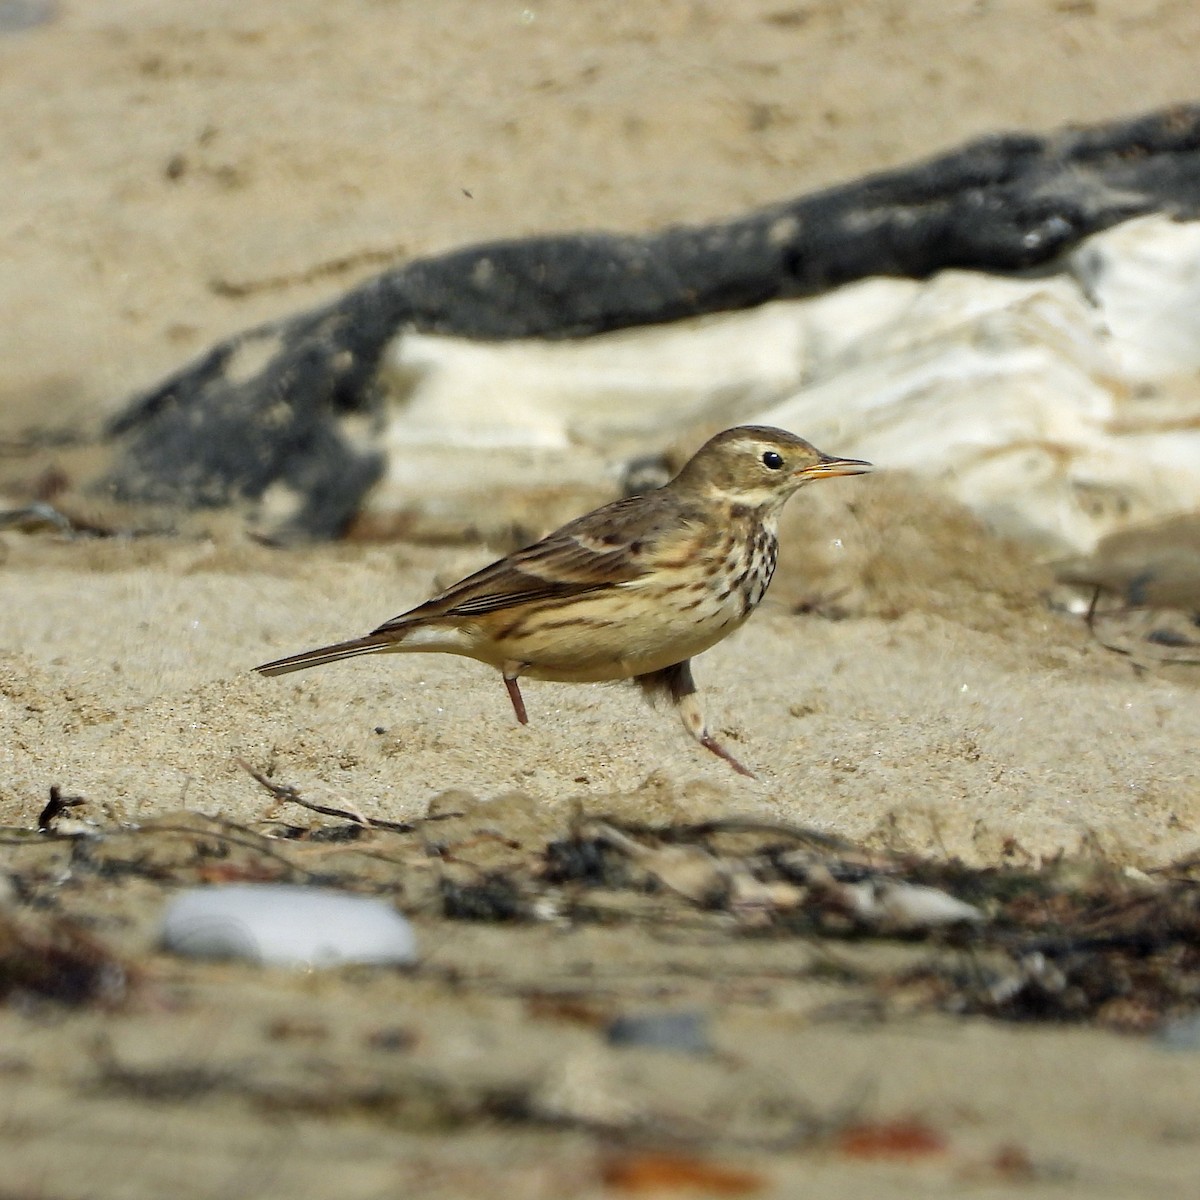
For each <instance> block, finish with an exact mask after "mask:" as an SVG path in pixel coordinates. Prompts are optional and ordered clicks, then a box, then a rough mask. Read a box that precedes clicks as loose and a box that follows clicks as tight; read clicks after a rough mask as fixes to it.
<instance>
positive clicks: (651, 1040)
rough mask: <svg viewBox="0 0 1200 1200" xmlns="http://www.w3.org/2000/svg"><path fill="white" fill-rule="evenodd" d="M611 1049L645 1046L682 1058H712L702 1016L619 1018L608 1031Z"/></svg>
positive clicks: (670, 1013)
mask: <svg viewBox="0 0 1200 1200" xmlns="http://www.w3.org/2000/svg"><path fill="white" fill-rule="evenodd" d="M607 1036H608V1042H609V1045H611V1046H645V1047H648V1048H650V1049H653V1050H674V1051H677V1052H678V1053H680V1054H711V1053H712V1052H713V1048H712V1042H711V1041H710V1040H709V1037H708V1018H707V1016H705V1014H704V1013H702V1012H666V1013H646V1014H643V1015H641V1016H625V1017H617V1018H616V1019H615V1020H614V1021H613V1022H612V1024H611V1025H609V1027H608V1033H607Z"/></svg>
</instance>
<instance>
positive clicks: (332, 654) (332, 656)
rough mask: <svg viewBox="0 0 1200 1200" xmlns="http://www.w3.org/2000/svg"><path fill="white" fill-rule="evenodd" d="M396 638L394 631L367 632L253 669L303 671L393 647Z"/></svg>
mask: <svg viewBox="0 0 1200 1200" xmlns="http://www.w3.org/2000/svg"><path fill="white" fill-rule="evenodd" d="M398 640H399V639H398V638H397V636H396V634H395V632H394V631H393V632H391V633H386V634H385V633H369V634H367V636H366V637H360V638H354V639H353V640H352V641H349V642H335V643H334V644H333V645H332V646H319V647H318V648H317V649H316V650H305V651H303V652H301V653H300V654H293V655H291V656H290V657H288V658H277V659H276V660H275V661H274V662H269V663H263V665H262V666H261V667H255V668H254V669H255V670H256V671H257V672H258V673H259V674H260V675H286V674H287V673H288V672H289V671H303V670H305V669H306V668H308V667H322V666H324V665H325V664H326V663H331V662H338V661H340V660H341V659H343V658H354V657H355V656H357V655H359V654H374V653H376V652H377V651H379V650H389V649H395V647H396V645H397V642H398Z"/></svg>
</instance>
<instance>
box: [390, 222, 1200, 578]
mask: <svg viewBox="0 0 1200 1200" xmlns="http://www.w3.org/2000/svg"><path fill="white" fill-rule="evenodd" d="M383 382H384V383H385V384H386V385H388V386H389V389H390V393H391V395H392V397H393V404H392V409H391V416H390V418H389V422H388V427H387V429H386V431H385V433H384V446H385V449H387V451H388V457H389V462H390V464H391V465H390V472H389V476H388V478H387V479H386V480H385V482H384V484H383V485H382V486H381V487H380V488H379V489H377V490H376V492H375V494H374V496H373V497H372V506H373V507H375V508H376V509H377V510H384V511H387V510H394V509H404V508H411V507H412V506H413V505H419V506H421V507H422V508H423V509H425V510H428V509H431V510H433V511H436V510H437V508H438V506H439V504H442V505H444V506H446V507H448V508H454V509H457V510H459V511H470V510H471V508H472V505H474V506H475V508H476V510H478V508H479V506H480V505H481V504H486V502H487V498H488V496H489V494H491V495H494V494H495V490H496V488H498V487H502V486H505V485H506V484H507V485H510V486H511V484H513V483H515V482H520V483H523V484H524V483H527V484H529V485H536V486H544V485H547V484H554V483H555V482H556V481H558V482H564V483H565V482H570V483H575V484H579V483H586V484H588V485H591V484H603V483H604V482H605V480H606V472H607V471H608V470H609V466H610V464H611V463H613V462H616V461H620V460H622V459H623V458H627V457H630V456H632V455H635V454H639V453H651V452H655V451H657V450H660V449H662V448H663V447H664V446H666V445H668V444H670V443H673V442H675V441H676V440H677V439H678V437H679V436H680V434H681V433H683V432H685V431H687V430H688V429H689V428H691V427H694V426H698V425H701V424H704V425H707V426H709V427H720V426H722V425H733V424H738V423H742V422H746V421H762V422H766V423H769V424H776V425H781V426H783V427H784V428H787V429H791V430H793V431H795V432H796V433H799V434H801V435H802V436H804V437H807V438H810V439H811V440H812V441H814V442H815V443H816V444H817V445H818V446H820V447H821V448H822V449H825V450H827V451H829V452H831V453H836V454H846V455H852V456H854V457H860V458H867V459H870V460H872V461H873V462H875V463H876V464H877V466H878V467H880V468H882V469H896V468H901V469H906V470H911V471H915V472H917V473H919V474H921V475H923V476H925V477H927V478H930V479H932V480H935V481H937V482H938V483H939V484H940V485H943V486H945V487H947V488H948V489H950V490H951V491H952V492H953V493H954V494H955V495H956V496H957V497H958V498H959V499H961V500H962V501H963V502H965V503H966V504H967V505H968V506H969V507H970V508H972V509H973V510H974V511H976V512H977V513H979V514H980V515H981V516H983V517H984V518H985V519H986V520H987V521H988V522H989V523H990V524H991V525H992V526H993V527H995V528H996V529H998V530H999V531H1000V532H1003V533H1008V534H1012V535H1016V536H1019V537H1022V538H1024V539H1027V540H1029V541H1031V542H1033V543H1035V544H1037V545H1038V546H1040V547H1041V548H1042V549H1043V550H1044V551H1045V553H1046V554H1047V555H1053V556H1056V557H1063V556H1066V555H1068V554H1087V553H1090V552H1091V551H1092V550H1093V548H1094V547H1095V545H1096V544H1097V542H1098V541H1099V540H1100V539H1101V538H1102V537H1104V536H1106V535H1108V534H1111V533H1114V532H1116V531H1118V530H1121V529H1126V528H1130V527H1133V526H1136V525H1140V524H1143V523H1148V522H1151V521H1156V520H1160V519H1162V518H1165V517H1169V516H1173V515H1176V514H1179V513H1185V512H1189V511H1192V510H1196V509H1200V222H1197V223H1190V224H1189V223H1176V222H1172V221H1169V220H1167V219H1166V218H1162V217H1151V218H1143V219H1139V220H1135V221H1130V222H1128V223H1126V224H1124V225H1121V226H1118V227H1116V228H1114V229H1111V230H1108V231H1106V232H1105V233H1101V234H1098V235H1097V236H1095V237H1093V238H1091V239H1089V240H1088V241H1087V242H1086V243H1084V244H1083V245H1082V246H1080V247H1079V248H1078V249H1077V250H1076V251H1075V252H1074V253H1073V254H1072V255H1070V256H1069V257H1068V258H1067V260H1066V262H1065V266H1064V269H1063V271H1062V272H1061V273H1059V274H1054V275H1046V276H1043V277H1037V278H1020V279H1015V278H1012V279H1010V278H999V277H995V276H989V275H984V274H979V273H974V272H965V271H946V272H943V273H941V274H939V275H937V276H935V277H934V278H932V279H929V280H924V281H918V280H898V279H870V280H864V281H861V282H859V283H855V284H851V285H848V286H847V287H844V288H841V289H839V290H837V291H835V292H831V293H829V294H827V295H824V296H819V297H816V298H814V299H810V300H801V301H787V302H777V303H772V304H766V305H763V306H761V307H759V308H757V309H752V310H749V311H745V312H738V313H731V314H728V315H724V316H710V317H705V318H702V319H698V320H689V321H680V322H676V323H674V324H671V325H664V326H652V327H646V328H642V329H636V330H627V331H623V332H619V333H612V334H606V335H602V336H599V337H593V338H587V339H581V340H577V341H562V342H548V341H540V340H538V341H534V340H530V341H521V342H508V343H482V342H470V341H466V340H463V339H453V338H439V337H433V336H426V335H416V334H406V335H403V336H401V337H400V338H398V339H397V342H396V344H395V345H394V346H393V348H392V351H391V354H390V355H389V362H388V365H387V366H386V367H385V370H384V372H383ZM499 451H503V453H500V452H499ZM608 478H609V482H611V477H608Z"/></svg>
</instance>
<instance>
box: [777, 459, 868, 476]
mask: <svg viewBox="0 0 1200 1200" xmlns="http://www.w3.org/2000/svg"><path fill="white" fill-rule="evenodd" d="M874 469H875V468H874V467H873V466H872V465H871V464H870V463H869V462H863V461H862V459H861V458H830V457H829V455H828V454H822V455H821V461H820V462H818V463H814V464H813V465H812V466H811V467H801V468H800V470H798V471H796V472H795V473H794V475H793V478H795V479H834V478H836V477H837V476H838V475H865V474H866V473H867V472H868V471H873V470H874Z"/></svg>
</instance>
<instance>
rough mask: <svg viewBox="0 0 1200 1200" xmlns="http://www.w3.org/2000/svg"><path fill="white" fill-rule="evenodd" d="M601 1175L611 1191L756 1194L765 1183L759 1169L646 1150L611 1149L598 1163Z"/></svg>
mask: <svg viewBox="0 0 1200 1200" xmlns="http://www.w3.org/2000/svg"><path fill="white" fill-rule="evenodd" d="M600 1177H601V1179H602V1180H603V1181H604V1185H605V1187H607V1188H610V1189H611V1190H612V1191H616V1192H626V1193H630V1194H634V1195H642V1194H647V1195H654V1196H661V1195H664V1194H671V1195H674V1194H676V1193H684V1192H688V1193H693V1194H700V1195H704V1196H756V1195H758V1194H759V1193H760V1192H763V1191H765V1190H766V1188H767V1183H768V1181H767V1179H766V1177H765V1176H764V1175H763V1174H762V1173H761V1172H758V1171H752V1170H749V1169H747V1168H743V1167H735V1166H732V1165H730V1164H727V1163H721V1162H716V1161H714V1160H713V1159H711V1158H701V1157H699V1156H698V1155H690V1154H684V1153H682V1152H675V1153H670V1152H667V1151H649V1150H641V1151H637V1150H632V1151H630V1150H626V1151H624V1152H620V1153H618V1152H613V1153H611V1154H610V1155H609V1156H608V1157H607V1158H606V1159H605V1160H604V1162H603V1163H602V1164H601V1168H600Z"/></svg>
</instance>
